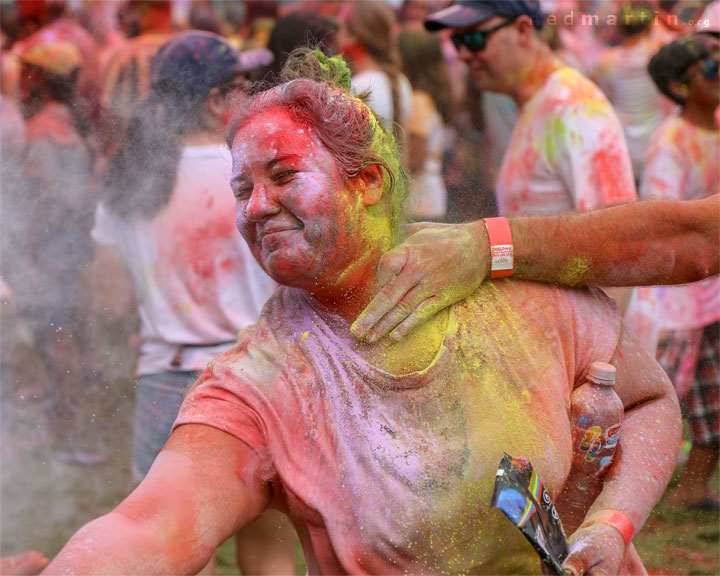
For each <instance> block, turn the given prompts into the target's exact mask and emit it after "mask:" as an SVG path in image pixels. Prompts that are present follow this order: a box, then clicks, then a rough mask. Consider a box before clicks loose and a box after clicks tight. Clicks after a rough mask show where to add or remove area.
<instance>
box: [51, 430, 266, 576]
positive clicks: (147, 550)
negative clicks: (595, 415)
mask: <svg viewBox="0 0 720 576" xmlns="http://www.w3.org/2000/svg"><path fill="white" fill-rule="evenodd" d="M256 461H257V455H256V454H255V453H254V452H253V451H252V450H251V449H250V448H249V447H248V446H246V445H245V444H244V443H243V442H241V441H240V440H238V439H237V438H235V437H233V436H230V435H229V434H226V433H225V432H221V431H219V430H216V429H214V428H210V427H208V426H202V425H193V424H188V425H184V426H180V427H179V428H178V429H177V430H175V431H174V432H173V433H172V435H171V436H170V439H169V440H168V443H167V445H166V446H165V448H164V449H163V451H162V452H161V453H160V454H159V455H158V457H157V459H156V460H155V463H154V464H153V466H152V468H151V469H150V472H149V473H148V475H147V477H146V478H145V480H143V482H142V483H141V484H140V486H138V488H136V489H135V491H134V492H133V493H132V494H130V496H128V497H127V498H126V499H125V500H124V501H123V502H122V503H121V504H120V505H119V506H118V507H117V508H116V509H115V510H113V511H112V512H110V513H109V514H106V515H105V516H102V517H100V518H98V519H97V520H94V521H92V522H90V523H89V524H86V525H85V526H84V527H83V528H81V529H80V530H79V531H78V532H77V533H76V534H75V535H74V536H73V537H72V538H71V539H70V541H69V542H68V543H67V544H66V545H65V547H64V548H63V549H62V550H61V551H60V553H59V554H58V556H57V557H56V558H55V559H54V560H53V561H52V563H51V564H50V565H49V566H48V568H47V569H46V571H45V572H44V574H108V575H110V574H112V575H114V574H195V573H197V572H198V571H199V570H200V569H202V568H203V566H205V565H206V564H207V562H208V561H209V560H210V558H211V557H212V555H213V553H214V551H215V549H216V548H217V547H218V546H219V545H220V544H222V543H223V542H224V541H225V540H227V539H228V538H229V537H230V536H232V535H233V534H234V533H236V532H237V531H238V530H240V528H242V527H243V526H245V525H247V524H248V523H250V522H251V521H252V520H254V519H255V518H257V517H258V516H259V515H260V514H261V513H262V511H263V510H264V509H265V507H266V505H267V502H268V499H269V491H268V488H267V487H266V486H263V485H260V484H258V483H256V482H254V481H253V480H252V476H253V474H252V469H253V466H254V464H255V463H256ZM244 471H247V473H245V472H244Z"/></svg>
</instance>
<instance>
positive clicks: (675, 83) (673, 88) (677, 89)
mask: <svg viewBox="0 0 720 576" xmlns="http://www.w3.org/2000/svg"><path fill="white" fill-rule="evenodd" d="M668 89H669V90H670V92H671V93H672V95H673V96H676V97H677V98H679V99H680V100H682V101H683V102H684V101H685V100H686V99H687V95H688V85H687V84H686V83H685V82H683V81H682V80H677V79H676V80H670V83H669V84H668Z"/></svg>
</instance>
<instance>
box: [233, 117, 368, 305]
mask: <svg viewBox="0 0 720 576" xmlns="http://www.w3.org/2000/svg"><path fill="white" fill-rule="evenodd" d="M232 156H233V175H232V181H231V186H232V190H233V194H234V195H235V198H236V219H237V226H238V229H239V230H240V233H241V234H242V235H243V237H244V238H245V240H246V241H247V243H248V245H249V246H250V249H251V250H252V252H253V255H254V256H255V258H256V259H257V261H258V262H259V263H260V265H261V266H262V267H263V269H264V270H265V271H266V272H267V273H268V274H269V275H270V276H271V277H272V278H273V279H274V280H275V281H276V282H279V283H280V284H284V285H287V286H294V287H297V288H303V289H306V290H308V291H311V292H316V293H319V292H322V291H328V290H333V289H335V288H337V287H338V284H339V282H340V280H341V278H342V276H343V272H344V271H345V269H347V268H348V267H349V266H350V265H351V264H352V261H353V259H354V257H355V255H356V254H358V251H361V250H362V246H361V244H362V238H361V237H362V234H361V233H360V226H359V221H360V213H361V211H362V205H361V203H360V201H359V200H358V197H357V194H356V193H354V192H353V191H351V190H349V189H348V186H346V183H345V181H344V179H343V176H342V174H341V172H340V170H339V169H338V167H337V164H336V163H335V158H334V156H333V155H332V154H331V153H330V151H329V150H328V149H327V148H326V147H325V146H324V145H323V144H322V143H321V142H320V141H319V140H318V139H317V138H316V136H315V134H314V131H313V130H312V129H310V128H308V127H306V126H303V125H301V124H298V123H296V122H295V121H294V120H293V119H292V118H290V116H289V115H288V113H287V112H286V111H285V110H277V109H275V110H269V111H267V112H264V113H262V114H260V115H259V116H256V117H254V118H252V119H251V120H250V121H249V122H247V123H246V124H244V125H243V126H241V128H240V129H239V130H238V132H237V134H236V135H235V140H234V142H233V147H232Z"/></svg>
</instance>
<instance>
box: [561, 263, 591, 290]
mask: <svg viewBox="0 0 720 576" xmlns="http://www.w3.org/2000/svg"><path fill="white" fill-rule="evenodd" d="M591 270H592V261H591V260H590V259H589V258H573V259H572V260H571V261H570V262H569V263H568V264H567V265H566V266H565V268H563V271H562V273H561V274H560V283H561V284H566V285H568V286H576V285H578V284H580V283H582V282H583V281H584V280H586V279H587V277H588V276H589V275H590V271H591Z"/></svg>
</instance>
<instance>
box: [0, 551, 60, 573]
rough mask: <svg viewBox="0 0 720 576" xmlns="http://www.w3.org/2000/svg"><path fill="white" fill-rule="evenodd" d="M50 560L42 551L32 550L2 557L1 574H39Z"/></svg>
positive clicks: (0, 562)
mask: <svg viewBox="0 0 720 576" xmlns="http://www.w3.org/2000/svg"><path fill="white" fill-rule="evenodd" d="M48 562H49V560H48V559H47V558H45V556H43V554H42V552H36V551H35V550H30V551H28V552H22V553H20V554H15V555H14V556H6V557H5V558H0V575H2V576H5V575H7V576H11V575H12V576H31V575H33V574H39V573H40V571H41V570H42V569H43V568H45V566H47V565H48Z"/></svg>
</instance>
